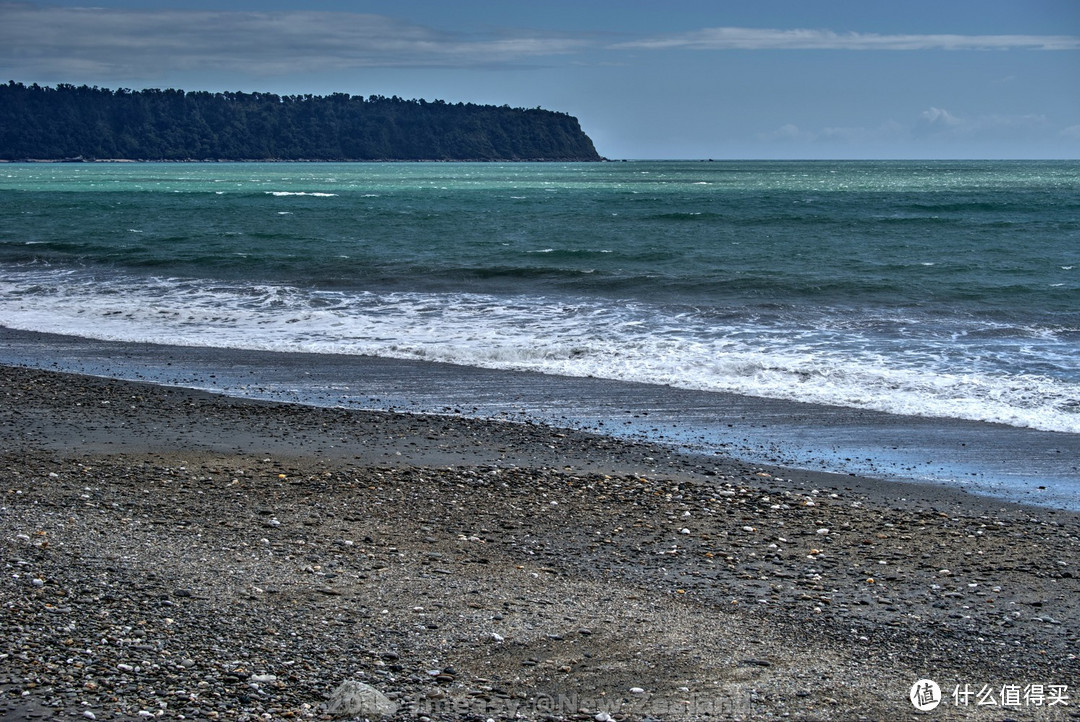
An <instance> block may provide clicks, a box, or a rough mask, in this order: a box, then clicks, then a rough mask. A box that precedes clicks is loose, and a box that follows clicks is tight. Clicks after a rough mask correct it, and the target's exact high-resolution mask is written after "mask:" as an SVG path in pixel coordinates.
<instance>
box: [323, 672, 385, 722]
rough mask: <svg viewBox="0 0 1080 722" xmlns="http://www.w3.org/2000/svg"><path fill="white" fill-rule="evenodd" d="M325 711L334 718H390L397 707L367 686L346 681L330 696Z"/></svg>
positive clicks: (380, 693) (377, 691)
mask: <svg viewBox="0 0 1080 722" xmlns="http://www.w3.org/2000/svg"><path fill="white" fill-rule="evenodd" d="M326 711H327V712H328V713H329V714H331V715H333V716H334V717H338V718H340V717H372V718H376V719H378V718H382V717H390V716H392V715H393V714H394V713H395V712H397V705H396V704H394V703H393V702H391V701H390V700H389V699H387V698H386V695H384V694H383V693H382V692H380V691H379V690H377V689H375V688H374V687H372V686H371V685H369V684H364V683H363V682H356V681H354V680H351V679H349V680H346V681H344V682H342V683H341V686H340V687H338V688H337V689H335V690H334V693H333V694H332V695H330V701H329V702H328V703H327V705H326Z"/></svg>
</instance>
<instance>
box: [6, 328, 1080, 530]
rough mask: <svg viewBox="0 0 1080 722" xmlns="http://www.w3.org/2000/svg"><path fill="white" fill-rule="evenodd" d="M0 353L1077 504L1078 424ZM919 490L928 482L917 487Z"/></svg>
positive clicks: (218, 354) (296, 359) (115, 352)
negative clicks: (1060, 427) (1056, 426)
mask: <svg viewBox="0 0 1080 722" xmlns="http://www.w3.org/2000/svg"><path fill="white" fill-rule="evenodd" d="M0 341H3V344H0V364H7V365H21V366H28V367H33V368H45V369H51V370H57V371H67V372H73V373H82V374H89V375H93V376H102V377H107V378H122V379H127V380H131V381H147V382H151V383H159V384H163V385H165V386H170V387H183V388H199V389H202V390H204V391H207V392H216V393H223V394H226V395H228V396H230V397H234V398H251V399H262V400H265V401H284V402H289V403H301V404H308V405H312V406H317V407H326V408H348V409H371V410H382V411H409V412H416V413H433V414H437V415H447V416H461V417H465V418H472V419H491V418H499V419H514V420H519V421H531V422H535V423H540V424H545V425H548V426H552V427H560V428H562V427H566V428H573V429H577V430H582V431H588V432H594V433H597V434H601V435H603V436H605V437H610V438H612V439H615V440H620V441H631V442H644V443H650V444H654V445H657V446H662V447H664V448H665V449H667V450H668V451H672V450H676V451H679V453H684V454H685V455H687V456H689V457H694V458H697V459H699V460H703V461H705V462H709V461H711V460H715V459H722V458H733V459H739V460H741V461H742V462H743V463H745V464H750V465H758V466H769V467H776V468H779V469H798V470H800V471H805V472H821V473H824V474H835V475H838V476H856V477H859V478H862V479H879V480H881V483H882V484H885V485H886V486H889V485H892V488H895V489H897V490H900V492H901V493H900V496H903V493H902V492H903V490H904V489H912V493H913V494H914V493H924V492H920V491H918V490H919V489H921V488H922V487H923V486H929V487H937V488H939V489H940V490H942V493H943V490H946V489H947V490H949V491H951V492H956V493H960V494H971V495H973V496H979V497H986V498H987V499H989V500H991V501H990V502H989V503H996V501H993V500H1001V501H1007V502H1014V503H1030V504H1034V505H1036V506H1040V507H1044V508H1048V509H1059V510H1072V511H1080V461H1078V460H1080V434H1068V433H1062V432H1048V431H1037V430H1032V429H1025V428H1020V427H1012V426H1006V425H1003V424H994V423H988V422H981V421H964V420H960V419H940V418H932V417H917V416H901V415H895V414H889V413H885V412H877V411H870V410H860V409H854V408H844V407H833V406H823V405H819V404H812V403H806V402H797V401H785V400H775V399H766V398H758V397H751V396H741V395H737V394H731V393H720V392H698V391H693V390H686V389H678V388H674V387H668V386H652V385H648V384H640V383H633V382H624V381H614V380H605V379H600V378H592V377H562V376H552V375H547V374H542V373H538V372H528V371H509V370H495V369H483V368H477V367H467V366H456V365H452V364H446V363H439V362H432V361H425V360H415V359H414V360H401V359H391V358H380V357H369V356H342V355H332V354H320V353H304V352H280V351H261V350H240V349H223V348H214V347H187V346H164V345H159V344H154V343H134V342H114V341H99V340H94V339H88V338H80V337H74V336H62V335H56V334H50V333H42V332H35V331H19V330H14V329H10V328H5V327H0ZM926 493H929V494H931V495H933V494H935V493H938V492H937V491H930V492H926Z"/></svg>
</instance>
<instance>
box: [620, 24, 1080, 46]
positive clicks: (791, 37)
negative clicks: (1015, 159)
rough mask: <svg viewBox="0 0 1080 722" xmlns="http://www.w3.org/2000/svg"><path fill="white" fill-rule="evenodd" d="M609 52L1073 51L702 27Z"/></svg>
mask: <svg viewBox="0 0 1080 722" xmlns="http://www.w3.org/2000/svg"><path fill="white" fill-rule="evenodd" d="M613 47H615V48H624V49H643V50H658V49H671V48H684V49H690V50H1015V49H1028V50H1078V49H1080V37H1076V36H1071V35H880V34H877V33H837V32H833V31H832V30H775V29H766V28H705V29H703V30H695V31H693V32H689V33H680V34H675V35H666V36H661V37H656V38H644V39H641V40H633V41H629V42H623V43H618V44H617V45H614V46H613Z"/></svg>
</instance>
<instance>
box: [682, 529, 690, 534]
mask: <svg viewBox="0 0 1080 722" xmlns="http://www.w3.org/2000/svg"><path fill="white" fill-rule="evenodd" d="M679 533H680V534H689V533H690V530H689V529H687V528H686V527H683V528H682V529H680V530H679Z"/></svg>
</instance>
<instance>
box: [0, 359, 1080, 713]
mask: <svg viewBox="0 0 1080 722" xmlns="http://www.w3.org/2000/svg"><path fill="white" fill-rule="evenodd" d="M451 411H452V409H451ZM0 448H2V453H0V470H2V473H3V483H2V485H0V492H2V494H3V498H2V501H0V526H2V528H3V532H2V534H0V541H2V544H3V546H4V563H5V571H6V572H7V573H6V574H5V575H3V578H2V580H0V600H2V603H3V605H4V614H3V616H2V617H0V640H2V641H0V655H2V656H0V686H2V688H3V697H2V698H0V719H30V718H34V717H32V715H35V714H37V715H44V716H46V717H47V716H52V715H55V716H57V717H60V718H65V717H66V718H83V719H87V718H90V717H89V716H88V715H87V713H90V714H91V715H93V718H96V719H129V718H130V719H135V718H138V716H139V714H140V713H145V714H144V715H143V716H146V714H149V715H155V716H158V715H159V716H161V717H162V718H165V719H179V718H181V716H182V717H183V718H184V719H223V720H225V719H228V720H232V719H257V718H261V719H267V718H269V719H279V718H301V719H303V718H311V719H317V718H320V717H321V716H322V715H323V713H324V706H325V703H326V700H327V698H328V696H329V694H330V692H331V691H332V690H333V689H334V688H335V687H336V686H337V685H338V684H339V683H340V682H342V681H343V680H345V679H356V680H360V681H364V682H367V683H369V684H371V685H372V686H374V687H376V688H378V689H379V690H381V691H382V692H383V693H385V694H387V695H388V696H389V697H390V698H391V700H392V701H393V702H394V703H395V704H397V705H398V707H399V710H398V712H397V716H398V717H399V718H401V719H414V718H418V717H424V716H426V717H428V718H431V719H488V718H493V719H500V718H512V717H514V716H515V715H517V716H519V717H523V718H527V719H545V718H555V719H604V715H608V716H610V717H612V718H615V719H620V718H627V719H649V718H652V719H746V720H749V719H772V718H775V719H781V718H783V719H839V720H849V719H860V718H866V719H890V720H891V719H904V718H909V717H915V716H917V715H916V710H915V708H914V706H913V705H912V703H911V702H910V701H909V699H908V695H909V691H910V689H911V686H912V684H913V683H915V681H916V680H919V679H923V678H929V679H933V680H934V681H936V682H937V683H938V684H939V685H940V688H941V689H942V690H943V694H944V696H945V698H946V699H945V700H944V701H943V702H942V704H941V706H939V707H938V708H937V709H936V710H935V711H934V712H933V713H932V715H933V717H932V718H934V719H980V720H984V719H985V720H989V719H1006V718H1014V719H1070V714H1071V713H1074V712H1076V711H1077V710H1078V709H1080V699H1078V698H1077V693H1078V692H1080V680H1078V679H1077V676H1078V672H1080V660H1078V659H1077V656H1076V655H1077V650H1078V647H1080V603H1078V602H1077V600H1078V598H1080V597H1078V595H1077V593H1078V592H1080V569H1078V567H1077V563H1078V561H1080V555H1078V551H1080V523H1078V518H1077V516H1076V515H1075V514H1073V513H1070V512H1065V511H1060V510H1055V509H1050V508H1045V507H1032V506H1023V505H1018V504H1010V503H1006V502H1001V501H998V500H996V499H993V498H990V497H983V496H976V495H971V494H966V493H963V492H962V491H960V490H956V489H951V488H948V487H942V486H936V485H915V484H897V483H893V482H884V481H878V480H874V479H872V478H864V477H856V476H835V475H829V474H822V473H814V472H802V471H791V470H784V469H782V468H779V467H775V466H760V465H750V464H746V463H741V462H736V461H732V460H729V459H724V458H719V457H715V456H709V457H705V456H692V455H688V454H682V453H678V452H676V451H674V450H672V449H671V448H670V447H665V446H659V445H653V444H647V443H632V442H626V441H619V440H617V439H614V438H611V437H609V436H600V435H596V434H591V433H587V432H584V431H574V430H568V429H559V428H556V427H553V426H545V425H540V424H530V423H512V422H509V421H498V420H483V419H476V418H467V417H464V416H460V415H455V414H453V413H448V414H447V415H440V416H431V415H417V414H407V413H396V412H380V411H350V410H344V409H332V408H317V407H311V406H300V405H290V404H282V403H274V402H266V401H254V400H244V399H237V398H230V397H224V396H218V395H214V394H210V393H206V392H199V391H192V390H187V389H183V388H168V387H162V386H156V385H152V384H145V383H137V382H129V381H115V380H109V379H103V378H97V377H90V376H80V375H72V374H60V373H54V372H47V371H41V370H35V369H26V368H16V367H10V366H6V367H0ZM1040 685H1041V687H1040ZM1065 686H1067V689H1062V687H1065ZM987 690H989V692H992V696H993V698H994V699H995V701H997V702H998V704H997V705H995V706H993V707H990V706H988V705H977V704H976V703H977V701H978V699H977V693H983V697H982V699H983V701H984V702H985V701H987V699H988V698H987V697H986V691H987ZM954 691H955V692H957V696H956V697H953V692H954ZM965 691H970V692H971V694H970V695H968V696H966V697H965V695H964V692H965ZM1014 691H1015V692H1016V694H1017V695H1020V696H1019V697H1014V696H1013V695H1014ZM1021 691H1024V692H1026V694H1021ZM1035 692H1041V693H1042V695H1041V696H1037V695H1035ZM1051 692H1053V693H1054V694H1056V695H1057V696H1056V697H1055V696H1051V694H1050V693H1051ZM1063 695H1064V696H1067V697H1068V698H1069V699H1068V700H1063V699H1061V697H1062V696H1063ZM958 702H960V704H958ZM964 702H966V704H964ZM1014 702H1015V704H1013V703H1014ZM1051 702H1054V703H1055V704H1051ZM1065 702H1067V704H1066V703H1065ZM1003 703H1006V704H1003ZM37 718H41V717H37Z"/></svg>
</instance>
